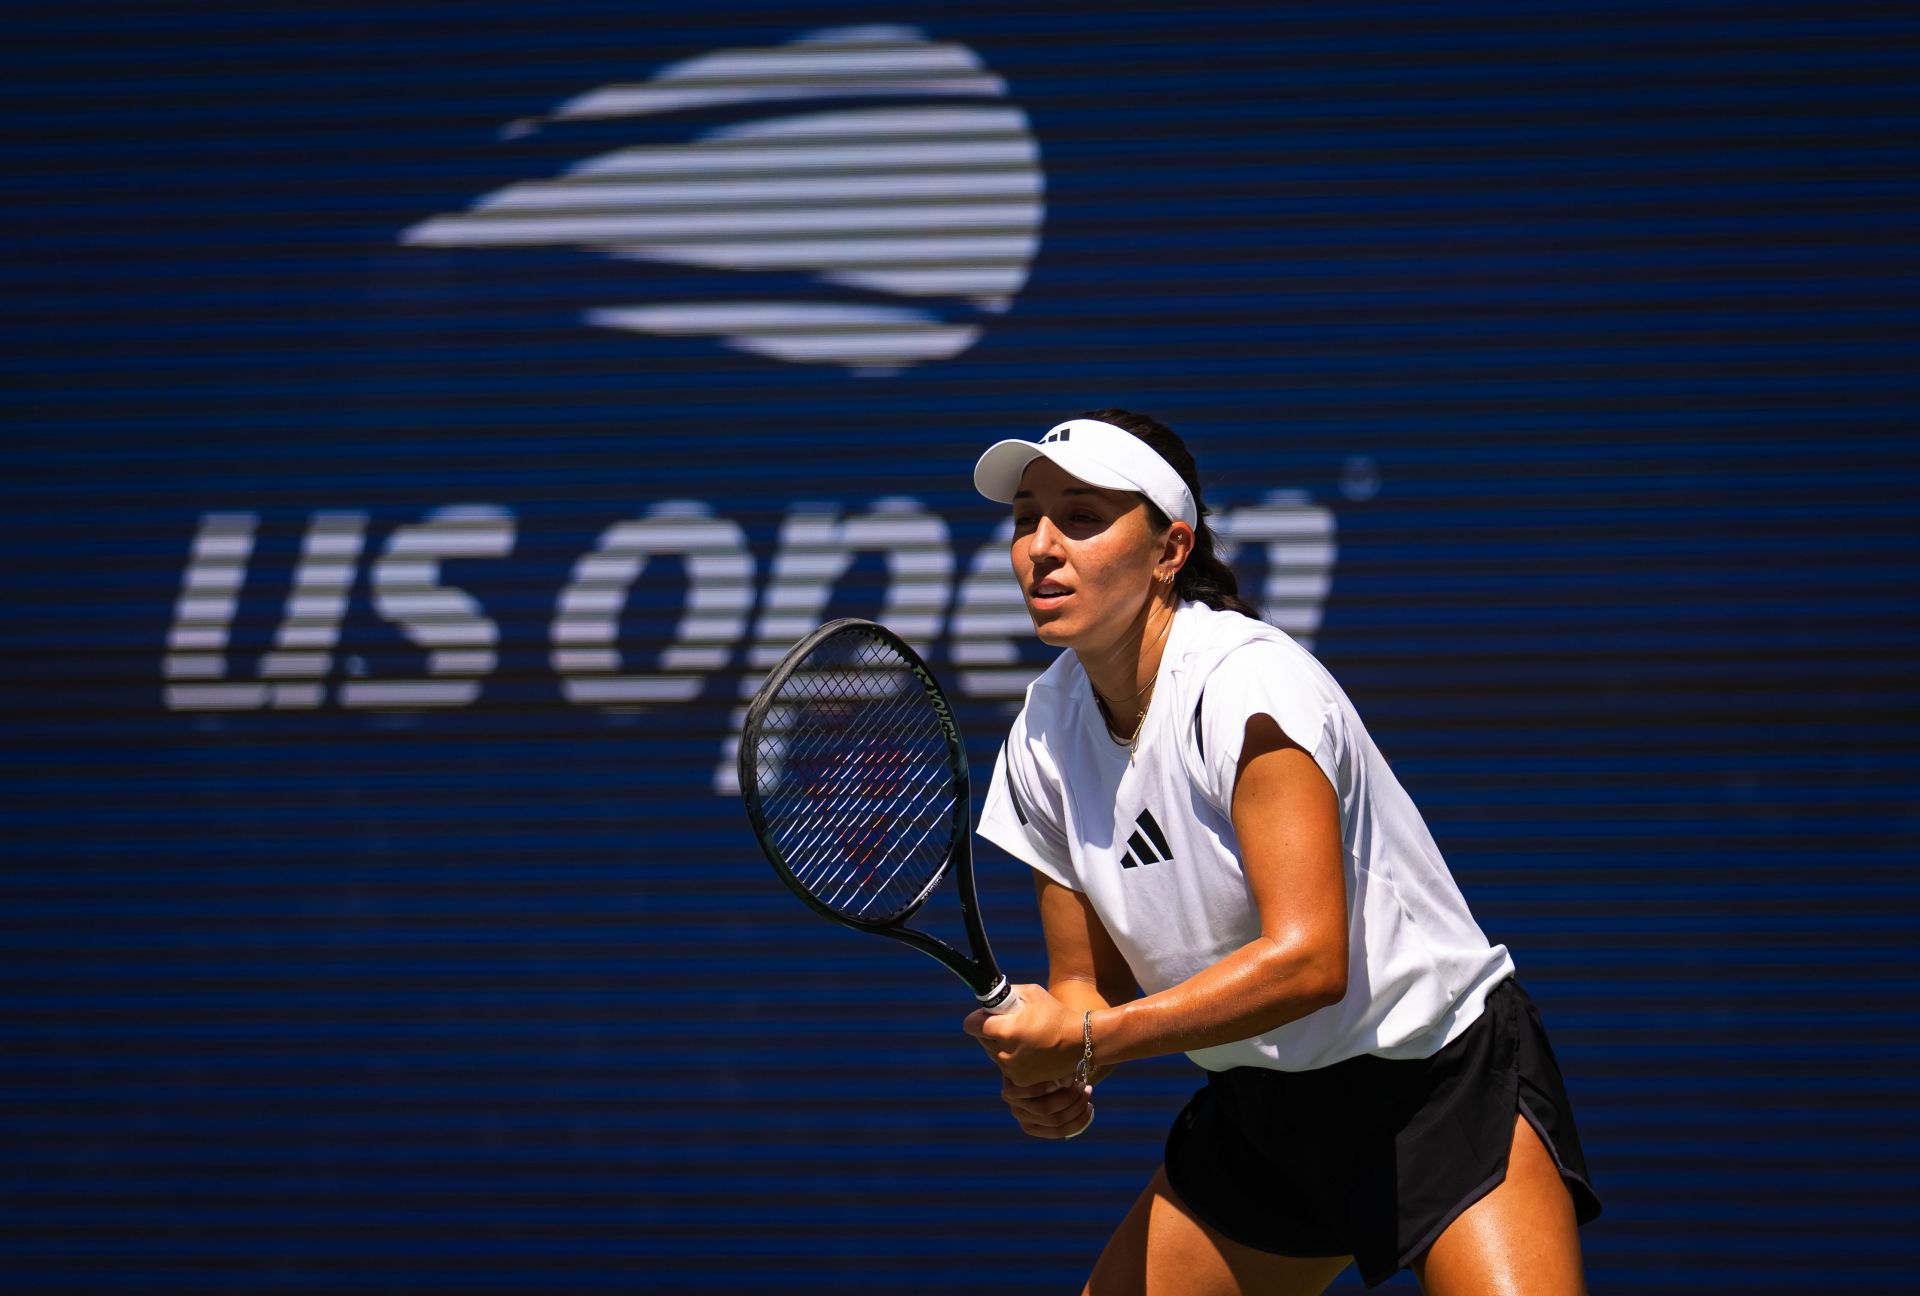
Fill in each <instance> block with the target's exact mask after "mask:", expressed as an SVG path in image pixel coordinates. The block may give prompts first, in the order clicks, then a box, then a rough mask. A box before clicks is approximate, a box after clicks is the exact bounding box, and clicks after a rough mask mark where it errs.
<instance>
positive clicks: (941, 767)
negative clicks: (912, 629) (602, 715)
mask: <svg viewBox="0 0 1920 1296" xmlns="http://www.w3.org/2000/svg"><path fill="white" fill-rule="evenodd" d="M739 766H740V793H741V798H742V800H743V801H744V802H745V804H746V809H747V818H748V820H749V821H750V822H751V823H752V825H753V830H754V834H755V836H757V837H758V838H759V840H760V845H761V847H762V849H763V850H765V852H766V855H767V859H768V860H769V861H770V862H771V863H772V864H773V868H774V871H775V872H776V873H778V874H779V875H780V879H781V881H783V882H785V883H786V884H787V886H788V887H789V888H790V889H791V890H792V891H793V892H794V893H795V894H796V895H798V896H799V897H800V898H801V899H802V900H804V901H805V902H806V903H807V904H808V905H810V906H811V907H812V908H814V909H815V910H818V911H819V912H820V913H822V914H825V915H826V916H827V917H829V918H832V919H834V920H835V921H836V922H841V923H845V924H846V925H848V926H851V927H860V928H867V929H871V930H890V929H892V928H894V927H896V926H897V925H898V924H900V923H901V922H903V921H904V920H905V919H906V918H908V917H910V916H911V915H912V914H913V912H914V911H915V910H916V909H918V908H919V907H920V905H921V904H922V903H923V902H924V901H925V900H926V898H927V897H928V896H929V895H930V894H932V892H933V890H934V888H935V887H936V886H938V885H939V883H940V879H941V878H942V877H943V876H944V875H945V874H946V872H947V869H948V867H949V866H950V865H951V863H952V862H953V860H954V858H955V857H956V855H957V854H958V853H959V852H962V851H965V850H966V849H967V847H968V837H969V834H970V833H971V832H972V801H971V792H970V785H969V780H968V775H967V754H966V746H965V744H964V742H963V741H962V740H961V737H960V731H959V728H958V726H957V725H956V724H955V722H954V718H953V709H952V706H951V705H950V704H949V703H948V701H947V698H946V695H945V693H943V692H942V691H941V689H940V685H939V682H938V681H937V680H936V679H935V678H934V675H933V672H932V671H931V670H929V669H928V668H927V665H926V663H925V662H924V661H922V660H921V658H920V655H919V654H918V653H916V652H915V651H914V650H913V648H912V647H911V646H910V645H908V644H907V642H906V641H905V640H904V639H902V638H900V636H898V635H896V634H894V633H893V632H892V631H891V630H888V629H887V628H886V627H885V626H882V625H878V624H876V623H874V622H872V621H865V620H861V619H858V618H851V617H850V618H845V619H843V620H839V621H833V622H829V623H828V624H826V625H824V626H821V627H820V628H819V629H818V630H816V631H814V632H813V633H811V634H809V635H808V636H807V637H806V638H804V639H802V640H801V641H800V642H799V643H797V644H795V645H794V646H793V648H792V650H791V651H789V652H788V653H787V655H786V656H785V657H783V658H782V659H781V660H780V663H779V664H778V665H776V666H775V667H774V668H773V670H772V671H771V672H770V673H769V674H768V676H767V678H766V681H765V682H764V683H763V684H762V685H761V686H760V689H759V691H758V692H757V693H756V694H755V695H754V698H753V701H752V702H751V703H750V704H749V706H748V708H747V717H746V722H745V724H744V726H743V728H742V731H741V739H740V757H739Z"/></svg>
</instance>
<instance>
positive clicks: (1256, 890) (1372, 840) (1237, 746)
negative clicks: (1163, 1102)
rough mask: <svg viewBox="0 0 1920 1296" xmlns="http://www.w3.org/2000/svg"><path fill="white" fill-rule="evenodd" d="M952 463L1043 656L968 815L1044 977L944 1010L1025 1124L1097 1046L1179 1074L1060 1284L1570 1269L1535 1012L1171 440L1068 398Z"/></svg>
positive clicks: (1555, 1106) (1067, 1112) (1523, 1277)
mask: <svg viewBox="0 0 1920 1296" xmlns="http://www.w3.org/2000/svg"><path fill="white" fill-rule="evenodd" d="M974 483H975V485H976V486H977V487H978V489H979V490H980V492H981V494H983V495H985V496H986V497H987V498H988V499H992V500H998V501H1001V502H1003V503H1009V504H1011V505H1012V506H1013V518H1014V534H1013V546H1012V550H1013V552H1012V557H1013V571H1014V576H1015V577H1016V579H1017V580H1018V581H1019V583H1020V590H1021V593H1022V594H1023V595H1024V596H1025V598H1026V603H1027V609H1028V611H1029V613H1031V615H1032V617H1033V624H1034V630H1035V632H1036V633H1037V634H1038V635H1039V637H1040V639H1041V640H1042V641H1043V642H1045V643H1048V644H1052V645H1055V646H1057V647H1061V648H1066V649H1069V650H1070V651H1067V652H1064V653H1062V654H1060V656H1059V658H1058V660H1056V661H1055V662H1054V663H1053V665H1052V666H1051V667H1049V668H1048V670H1047V671H1046V673H1045V674H1043V675H1042V676H1041V677H1040V678H1039V679H1038V680H1036V681H1035V682H1034V683H1033V685H1032V687H1031V688H1030V689H1029V690H1028V692H1027V700H1026V706H1025V708H1024V709H1023V710H1022V712H1021V713H1020V716H1019V718H1018V719H1016V720H1015V721H1014V725H1013V730H1012V732H1011V734H1010V735H1009V736H1008V738H1007V742H1006V746H1005V747H1004V749H1003V750H1002V751H1001V754H1000V759H999V761H998V762H997V764H996V766H995V768H994V773H993V784H992V787H991V789H990V791H989V792H988V795H987V802H986V810H985V813H984V815H983V817H982V820H981V823H980V829H979V830H980V833H981V835H982V836H984V837H986V838H987V839H988V840H989V841H992V842H994V843H996V844H998V845H999V846H1001V847H1003V848H1005V849H1006V850H1008V851H1010V852H1012V853H1013V854H1014V855H1015V856H1017V857H1019V858H1020V859H1022V860H1025V861H1026V862H1027V863H1028V864H1030V865H1031V866H1032V867H1033V870H1034V878H1035V884H1036V887H1037V890H1038V895H1039V905H1040V918H1041V923H1042V926H1043V928H1044V930H1045V934H1046V942H1047V953H1048V959H1049V963H1050V967H1049V982H1048V985H1047V986H1046V987H1044V988H1043V987H1040V986H1031V985H1029V986H1021V987H1020V991H1021V994H1022V995H1023V996H1024V1002H1023V1003H1022V1004H1021V1005H1020V1006H1019V1007H1018V1008H1017V1009H1015V1010H1014V1011H1013V1012H1010V1013H1007V1014H1005V1015H1002V1016H997V1017H995V1016H989V1015H988V1014H986V1013H984V1012H976V1013H974V1014H973V1015H971V1016H970V1017H968V1019H967V1022H966V1030H967V1032H968V1033H969V1034H971V1035H973V1036H975V1037H977V1038H978V1039H979V1040H980V1042H981V1044H982V1045H983V1046H984V1047H985V1048H986V1050H987V1052H988V1054H989V1055H990V1056H991V1057H992V1058H993V1059H994V1061H995V1062H997V1063H998V1064H999V1066H1000V1068H1001V1070H1002V1072H1003V1085H1002V1096H1003V1097H1004V1098H1005V1100H1006V1102H1007V1104H1008V1105H1009V1106H1010V1107H1011V1109H1012V1112H1013V1116H1014V1118H1015V1119H1016V1120H1017V1121H1018V1122H1019V1124H1020V1127H1021V1128H1022V1129H1023V1130H1025V1131H1026V1132H1027V1133H1029V1134H1032V1135H1034V1136H1036V1137H1040V1138H1071V1137H1074V1136H1075V1135H1076V1134H1078V1133H1080V1132H1081V1131H1082V1130H1084V1129H1085V1128H1086V1127H1087V1126H1088V1124H1089V1123H1090V1122H1091V1121H1092V1119H1093V1108H1092V1101H1091V1100H1092V1095H1093V1085H1094V1083H1095V1082H1096V1081H1098V1080H1099V1079H1100V1078H1101V1077H1102V1076H1103V1075H1104V1074H1105V1073H1106V1072H1107V1071H1108V1070H1109V1069H1110V1068H1112V1067H1114V1066H1116V1065H1118V1064H1120V1063H1123V1062H1128V1061H1132V1060H1134V1059H1137V1058H1146V1057H1155V1056H1158V1055H1161V1054H1166V1053H1176V1052H1184V1053H1185V1054H1187V1056H1188V1057H1190V1058H1192V1059H1193V1060H1194V1061H1195V1062H1197V1063H1198V1064H1199V1065H1200V1066H1201V1067H1203V1068H1204V1069H1205V1070H1206V1072H1207V1083H1206V1084H1205V1085H1204V1086H1203V1087H1202V1088H1201V1089H1200V1090H1199V1091H1198V1092H1197V1093H1195V1095H1194V1096H1193V1099H1192V1101H1190V1102H1189V1103H1188V1104H1187V1106H1186V1108H1185V1110H1183V1111H1182V1112H1181V1113H1180V1115H1179V1117H1178V1118H1177V1119H1176V1120H1175V1121H1174V1124H1173V1129H1172V1131H1171V1132H1170V1134H1169V1135H1168V1137H1167V1143H1166V1154H1165V1162H1164V1164H1163V1165H1162V1166H1161V1167H1160V1169H1159V1170H1158V1171H1157V1172H1155V1174H1154V1175H1153V1177H1152V1178H1151V1179H1150V1180H1149V1181H1148V1183H1147V1186H1146V1188H1145V1190H1144V1191H1143V1192H1142V1193H1141V1194H1140V1197H1139V1200H1138V1201H1137V1202H1135V1204H1134V1206H1133V1209H1132V1210H1131V1211H1130V1212H1129V1213H1128V1215H1127V1216H1126V1218H1125V1219H1124V1220H1123V1221H1122V1222H1121V1224H1120V1226H1119V1229H1118V1230H1117V1231H1116V1232H1115V1233H1114V1235H1113V1237H1112V1239H1111V1240H1110V1241H1109V1242H1108V1243H1107V1246H1106V1249H1105V1250H1104V1251H1103V1252H1102V1254H1101V1255H1100V1258H1099V1260H1098V1261H1097V1262H1096V1263H1095V1265H1094V1269H1093V1273H1092V1276H1091V1278H1090V1279H1089V1281H1088V1284H1087V1290H1088V1291H1089V1292H1091V1293H1093V1294H1094V1296H1112V1294H1114V1293H1130V1292H1150V1293H1180V1294H1182V1296H1193V1294H1195V1293H1213V1292H1220V1293H1227V1292H1261V1293H1308V1292H1318V1291H1321V1290H1323V1289H1324V1288H1325V1287H1326V1286H1327V1285H1328V1284H1329V1283H1330V1282H1332V1280H1333V1279H1334V1277H1335V1276H1336V1275H1338V1274H1339V1273H1340V1271H1341V1270H1342V1269H1344V1268H1345V1267H1346V1266H1347V1265H1348V1264H1350V1263H1352V1264H1357V1265H1358V1267H1359V1272H1360V1275H1361V1278H1362V1279H1363V1280H1364V1281H1365V1283H1366V1284H1367V1285H1368V1286H1369V1287H1372V1286H1377V1285H1378V1284H1380V1283H1382V1282H1384V1281H1385V1280H1386V1279H1388V1278H1390V1277H1391V1276H1392V1275H1393V1274H1394V1273H1396V1272H1397V1271H1399V1270H1400V1269H1402V1268H1407V1267H1411V1268H1412V1269H1413V1270H1414V1272H1415V1274H1416V1275H1417V1276H1418V1278H1419V1280H1420V1283H1421V1285H1422V1287H1423V1288H1424V1290H1426V1291H1427V1292H1429V1293H1433V1294H1435V1296H1487V1294H1488V1293H1496V1292H1497V1293H1575V1292H1582V1291H1584V1290H1585V1283H1584V1278H1583V1274H1582V1268H1581V1260H1580V1243H1579V1237H1578V1234H1577V1232H1576V1228H1577V1225H1578V1224H1584V1223H1586V1222H1587V1221H1588V1220H1591V1219H1593V1218H1594V1217H1595V1216H1597V1215H1598V1214H1599V1213H1600V1201H1599V1199H1598V1197H1596V1196H1595V1194H1594V1192H1593V1189H1592V1187H1591V1186H1590V1184H1589V1182H1588V1176H1587V1171H1586V1163H1585V1159H1584V1157H1583V1155H1582V1153H1581V1150H1580V1139H1579V1135H1578V1134H1577V1132H1576V1131H1575V1129H1574V1120H1573V1111H1572V1107H1571V1105H1570V1104H1569V1102H1568V1100H1567V1095H1566V1091H1565V1088H1564V1086H1563V1084H1562V1081H1561V1077H1560V1071H1559V1067H1558V1065H1557V1064H1556V1062H1555V1060H1554V1056H1553V1050H1552V1048H1551V1047H1550V1046H1549V1044H1548V1042H1547V1037H1546V1033H1545V1030H1544V1028H1543V1027H1542V1025H1541V1022H1540V1016H1539V1013H1538V1012H1537V1011H1536V1009H1535V1008H1534V1005H1533V1003H1532V1001H1531V1000H1530V999H1529V998H1528V997H1527V994H1526V992H1525V991H1524V990H1522V989H1521V988H1520V986H1519V984H1518V983H1517V982H1516V981H1515V980H1514V965H1513V960H1512V958H1511V957H1509V955H1508V953H1507V950H1506V947H1505V946H1502V945H1494V944H1490V943H1489V942H1488V940H1487V938H1486V936H1485V935H1483V934H1482V932H1481V931H1480V928H1479V926H1478V925H1477V924H1476V923H1475V922H1474V919H1473V916H1472V915H1471V914H1470V913H1469V912H1468V910H1467V905H1466V902H1465V901H1464V900H1463V899H1462V897H1461V894H1460V891H1459V889H1458V888H1457V887H1456V886H1455V885H1454V881H1453V878H1452V876H1451V875H1450V874H1449V873H1448V871H1447V866H1446V864H1445V862H1444V861H1443V860H1442V859H1441V856H1440V851H1439V849H1438V848H1437V847H1436V846H1435V845H1434V841H1433V838H1432V836H1431V835H1430V834H1429V833H1428V831H1427V827H1426V825H1425V823H1424V822H1423V821H1422V820H1421V817H1420V814H1419V812H1418V811H1417V810H1416V809H1415V808H1414V805H1413V802H1412V801H1411V800H1410V799H1409V798H1408V796H1407V793H1406V792H1405V791H1404V790H1403V789H1402V788H1401V786H1400V784H1399V782H1398V781H1396V780H1395V778H1394V776H1393V772H1392V770H1390V769H1389V768H1388V767H1387V763H1386V761H1385V760H1384V759H1382V757H1381V755H1380V752H1379V751H1378V749H1376V748H1375V746H1374V744H1373V741H1372V740H1371V739H1370V738H1369V737H1368V736H1367V731H1366V728H1365V727H1364V726H1363V725H1362V724H1361V723H1360V717H1359V716H1358V715H1357V714H1356V713H1355V712H1354V709H1353V705H1352V704H1351V703H1350V702H1349V701H1348V700H1347V697H1346V694H1344V693H1343V692H1342V691H1341V689H1340V686H1339V685H1338V684H1336V683H1335V682H1334V680H1333V678H1332V676H1330V675H1329V674H1328V673H1327V671H1326V670H1325V668H1324V667H1322V666H1321V664H1320V663H1319V662H1318V661H1317V660H1315V659H1314V658H1313V657H1312V656H1311V655H1310V654H1308V653H1307V652H1306V650H1304V649H1303V648H1301V647H1300V646H1299V645H1298V644H1296V643H1295V642H1294V641H1293V640H1292V639H1290V638H1289V637H1288V636H1287V635H1286V634H1284V633H1283V632H1281V631H1279V630H1277V629H1275V628H1273V627H1272V626H1269V625H1266V624H1264V623H1262V622H1261V621H1260V620H1259V619H1258V616H1257V614H1256V613H1255V612H1254V610H1253V609H1252V608H1250V607H1249V606H1248V605H1247V604H1246V603H1244V602H1242V601H1241V600H1240V598H1239V597H1238V594H1237V590H1236V582H1235V579H1234V576H1233V573H1232V571H1231V570H1230V569H1229V568H1228V567H1227V565H1226V564H1225V563H1224V562H1223V561H1222V560H1221V558H1220V557H1219V556H1218V554H1217V553H1216V551H1215V540H1214V536H1213V533H1212V530H1211V528H1209V526H1208V525H1207V523H1206V521H1205V518H1206V515H1207V510H1206V508H1205V506H1204V505H1203V504H1202V503H1201V500H1200V489H1199V484H1198V474H1197V472H1196V470H1195V467H1194V461H1193V456H1192V455H1191V454H1190V453H1189V452H1188V451H1187V449H1186V447H1185V445H1184V444H1183V443H1182V442H1181V440H1180V438H1179V437H1178V436H1176V435H1175V434H1174V433H1173V432H1172V431H1170V430H1169V429H1167V428H1166V427H1164V426H1162V425H1161V424H1160V423H1158V422H1156V421H1154V420H1153V419H1151V418H1147V417H1144V416H1142V415H1138V414H1132V413H1129V412H1127V411H1125V410H1119V409H1109V410H1101V411H1098V412H1095V413H1092V414H1087V415H1082V416H1081V417H1078V418H1075V419H1070V420H1069V421H1067V422H1065V423H1062V424H1060V425H1059V426H1057V427H1055V428H1053V429H1052V430H1051V431H1049V432H1048V433H1047V434H1046V435H1045V436H1043V437H1042V438H1041V439H1040V440H1039V441H1037V442H1028V441H1002V442H1000V443H999V444H997V445H995V446H993V447H992V448H991V449H989V450H988V451H987V452H986V454H984V455H983V456H981V458H980V461H979V464H978V465H977V466H976V467H975V469H974Z"/></svg>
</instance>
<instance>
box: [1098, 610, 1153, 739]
mask: <svg viewBox="0 0 1920 1296" xmlns="http://www.w3.org/2000/svg"><path fill="white" fill-rule="evenodd" d="M1172 628H1173V616H1172V614H1171V613H1169V614H1168V616H1167V623H1166V624H1165V625H1163V626H1161V627H1160V633H1159V635H1157V636H1156V637H1155V639H1154V643H1155V644H1156V645H1157V644H1158V643H1159V642H1160V640H1161V639H1164V638H1166V637H1167V631H1169V630H1171V629H1172ZM1159 682H1160V672H1159V671H1157V670H1156V671H1155V672H1154V674H1153V678H1152V679H1150V680H1148V681H1147V682H1146V683H1145V684H1142V685H1141V686H1140V687H1139V688H1137V689H1135V690H1134V691H1133V698H1137V697H1139V696H1140V695H1141V694H1142V693H1147V690H1149V689H1151V688H1152V687H1153V686H1154V685H1155V684H1158V683H1159ZM1087 687H1088V688H1090V689H1093V700H1094V701H1095V702H1097V703H1098V704H1099V706H1100V718H1101V719H1102V720H1105V721H1106V722H1107V733H1108V734H1109V735H1111V736H1114V737H1113V740H1114V741H1115V742H1119V741H1120V739H1119V737H1118V736H1117V734H1118V731H1119V726H1117V725H1115V724H1114V723H1113V711H1112V709H1111V708H1109V707H1108V706H1107V700H1106V699H1105V698H1103V697H1101V696H1100V690H1099V689H1096V688H1093V681H1092V680H1091V679H1089V680H1088V681H1087ZM1133 698H1128V699H1127V701H1129V702H1131V701H1133ZM1152 708H1153V695H1152V694H1151V693H1147V704H1146V706H1143V707H1141V708H1140V718H1139V719H1138V720H1135V721H1134V722H1133V735H1132V736H1131V737H1130V738H1128V739H1127V764H1129V765H1131V764H1133V758H1134V756H1135V755H1137V754H1138V753H1139V751H1140V731H1141V730H1142V729H1145V728H1146V727H1147V712H1148V711H1150V710H1151V709H1152Z"/></svg>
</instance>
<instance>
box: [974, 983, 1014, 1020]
mask: <svg viewBox="0 0 1920 1296" xmlns="http://www.w3.org/2000/svg"><path fill="white" fill-rule="evenodd" d="M974 998H976V999H978V1000H979V1001H980V1006H981V1007H982V1008H985V1009H986V1010H987V1011H988V1012H990V1013H992V1014H993V1015H994V1016H996V1017H998V1016H999V1015H1000V1014H1001V1013H1010V1012H1012V1011H1013V1010H1014V1009H1015V1008H1018V1007H1019V1006H1020V992H1019V991H1018V990H1016V989H1014V988H1013V983H1012V982H1011V981H1009V980H1007V979H1006V977H1004V976H1003V977H1001V978H1000V979H999V980H998V981H997V982H995V983H994V986H993V989H991V990H989V991H987V992H986V993H985V994H983V995H975V996H974Z"/></svg>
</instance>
